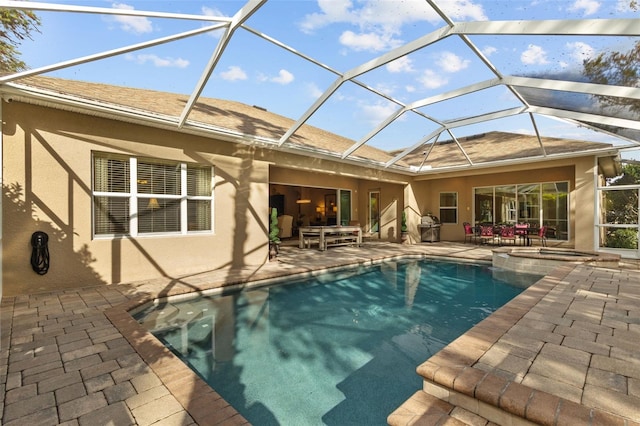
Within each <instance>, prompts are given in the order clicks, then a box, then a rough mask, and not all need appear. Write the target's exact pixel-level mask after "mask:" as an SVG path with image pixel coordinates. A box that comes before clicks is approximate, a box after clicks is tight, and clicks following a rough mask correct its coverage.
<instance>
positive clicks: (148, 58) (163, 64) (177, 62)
mask: <svg viewBox="0 0 640 426" xmlns="http://www.w3.org/2000/svg"><path fill="white" fill-rule="evenodd" d="M125 57H126V59H127V60H129V61H134V62H137V63H138V64H141V65H144V64H146V63H147V62H151V63H152V64H153V65H154V66H156V67H158V68H168V67H173V68H186V67H188V66H189V61H187V60H186V59H182V58H170V57H167V58H161V57H159V56H158V55H152V54H140V55H133V54H128V55H126V56H125Z"/></svg>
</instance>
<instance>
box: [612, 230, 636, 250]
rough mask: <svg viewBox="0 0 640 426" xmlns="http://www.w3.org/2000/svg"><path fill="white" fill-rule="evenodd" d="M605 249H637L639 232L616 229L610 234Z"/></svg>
mask: <svg viewBox="0 0 640 426" xmlns="http://www.w3.org/2000/svg"><path fill="white" fill-rule="evenodd" d="M605 247H610V248H624V249H637V248H638V232H637V231H636V230H634V229H616V230H615V231H613V232H610V233H608V235H607V239H606V244H605Z"/></svg>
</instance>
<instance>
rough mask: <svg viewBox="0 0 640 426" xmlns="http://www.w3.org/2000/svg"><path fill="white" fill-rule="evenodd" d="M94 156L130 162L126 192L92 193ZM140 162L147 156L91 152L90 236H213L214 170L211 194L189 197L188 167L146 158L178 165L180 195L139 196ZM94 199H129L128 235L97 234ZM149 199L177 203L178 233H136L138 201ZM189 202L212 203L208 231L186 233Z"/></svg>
mask: <svg viewBox="0 0 640 426" xmlns="http://www.w3.org/2000/svg"><path fill="white" fill-rule="evenodd" d="M97 157H101V158H105V157H107V158H108V157H113V158H119V159H121V160H122V161H126V160H127V158H128V160H129V192H128V193H126V192H103V191H95V190H94V188H95V182H94V181H93V180H94V179H95V170H94V169H95V160H96V158H97ZM139 159H147V158H146V157H131V156H127V155H121V154H109V153H103V152H94V153H93V155H92V156H91V189H92V192H91V193H92V203H91V224H92V234H93V238H94V239H110V238H115V237H122V236H129V237H153V236H175V235H193V234H213V232H214V223H215V221H214V206H215V204H214V192H215V191H214V184H215V168H214V167H213V166H211V182H210V186H211V194H210V195H208V196H203V195H199V196H198V195H188V194H187V190H188V188H187V168H188V164H187V163H185V162H180V161H172V160H162V159H156V158H153V159H152V158H149V159H150V160H152V161H154V162H157V163H159V164H160V163H164V164H176V165H179V166H180V194H179V195H166V194H139V193H138V179H137V174H138V160H139ZM194 164H195V163H194ZM95 197H113V198H115V197H120V198H123V197H125V198H129V232H128V233H122V234H119V233H111V234H96V229H95V228H96V226H95V220H96V215H95V201H94V198H95ZM151 198H156V199H173V200H176V199H178V200H180V230H179V231H172V232H144V233H140V232H138V200H139V199H146V200H150V199H151ZM191 200H205V201H209V202H210V203H211V208H210V212H211V217H210V218H209V220H210V224H211V229H207V230H197V231H189V230H188V227H189V224H188V209H187V203H188V201H191Z"/></svg>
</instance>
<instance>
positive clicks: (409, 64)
mask: <svg viewBox="0 0 640 426" xmlns="http://www.w3.org/2000/svg"><path fill="white" fill-rule="evenodd" d="M386 68H387V71H389V72H391V73H398V72H413V71H415V70H414V68H413V61H412V60H411V58H408V57H406V56H402V57H400V58H398V59H396V60H395V61H391V62H389V63H388V64H387V66H386Z"/></svg>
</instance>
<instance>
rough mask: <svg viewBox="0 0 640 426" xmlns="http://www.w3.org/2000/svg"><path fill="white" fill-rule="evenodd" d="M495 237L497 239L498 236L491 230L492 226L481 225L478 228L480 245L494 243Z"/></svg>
mask: <svg viewBox="0 0 640 426" xmlns="http://www.w3.org/2000/svg"><path fill="white" fill-rule="evenodd" d="M496 237H499V234H496V233H495V232H494V230H493V225H482V226H480V235H479V236H478V238H480V242H481V243H483V244H484V243H489V242H491V243H494V242H495V241H496Z"/></svg>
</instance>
